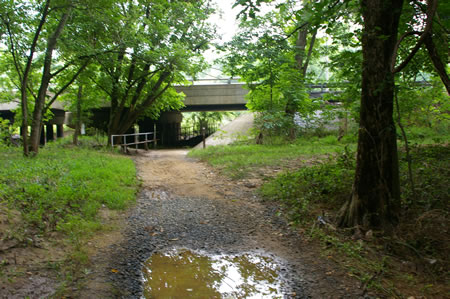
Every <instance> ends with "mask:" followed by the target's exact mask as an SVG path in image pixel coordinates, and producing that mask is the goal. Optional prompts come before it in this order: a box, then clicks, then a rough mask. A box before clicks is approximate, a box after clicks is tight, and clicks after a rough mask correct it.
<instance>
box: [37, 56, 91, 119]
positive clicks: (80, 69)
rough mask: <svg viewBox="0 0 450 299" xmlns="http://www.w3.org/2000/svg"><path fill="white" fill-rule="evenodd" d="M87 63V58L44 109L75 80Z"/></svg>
mask: <svg viewBox="0 0 450 299" xmlns="http://www.w3.org/2000/svg"><path fill="white" fill-rule="evenodd" d="M88 65H89V60H87V61H85V62H84V64H83V65H82V66H81V67H80V68H79V69H78V71H77V72H76V73H75V74H74V75H73V76H72V78H71V79H70V80H69V81H68V82H67V83H66V84H65V85H64V86H63V87H61V89H60V90H59V91H58V92H57V93H56V94H55V95H54V96H53V97H52V98H51V100H50V101H49V102H48V104H47V105H46V106H45V107H44V111H47V109H49V108H50V106H51V105H52V104H53V102H55V101H56V99H57V98H58V96H60V95H61V94H62V93H63V92H64V91H65V90H66V89H67V88H68V87H69V86H70V85H72V83H73V82H75V80H76V79H77V78H78V76H79V75H80V74H81V73H82V72H83V71H84V70H85V69H86V67H87V66H88Z"/></svg>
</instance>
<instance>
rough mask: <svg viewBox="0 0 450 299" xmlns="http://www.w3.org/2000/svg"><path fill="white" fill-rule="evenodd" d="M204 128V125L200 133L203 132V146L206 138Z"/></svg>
mask: <svg viewBox="0 0 450 299" xmlns="http://www.w3.org/2000/svg"><path fill="white" fill-rule="evenodd" d="M205 131H206V128H205V127H203V128H202V134H203V148H205V147H206V140H205V139H206V138H205V135H206V132H205Z"/></svg>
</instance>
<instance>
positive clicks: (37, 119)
mask: <svg viewBox="0 0 450 299" xmlns="http://www.w3.org/2000/svg"><path fill="white" fill-rule="evenodd" d="M71 10H72V8H68V9H67V11H66V12H65V13H64V14H63V15H62V16H61V19H60V20H59V23H58V25H57V27H56V29H55V31H54V32H53V33H52V35H51V36H50V38H49V39H48V42H47V49H46V51H45V56H44V67H43V70H42V77H41V85H40V87H39V91H38V95H37V98H36V101H35V105H34V111H33V119H32V122H31V135H30V146H31V151H32V152H34V153H35V154H37V153H38V151H39V141H40V136H41V130H42V116H43V110H44V106H45V99H46V96H47V90H48V86H49V84H50V80H51V79H52V75H51V73H50V70H51V66H52V59H53V51H54V50H55V48H56V44H57V42H58V38H59V37H60V35H61V33H62V31H63V29H64V26H65V25H66V23H67V20H68V18H69V15H70V12H71Z"/></svg>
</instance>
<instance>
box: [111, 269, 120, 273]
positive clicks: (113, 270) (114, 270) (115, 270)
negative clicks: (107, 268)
mask: <svg viewBox="0 0 450 299" xmlns="http://www.w3.org/2000/svg"><path fill="white" fill-rule="evenodd" d="M111 272H112V273H118V272H119V270H117V269H111Z"/></svg>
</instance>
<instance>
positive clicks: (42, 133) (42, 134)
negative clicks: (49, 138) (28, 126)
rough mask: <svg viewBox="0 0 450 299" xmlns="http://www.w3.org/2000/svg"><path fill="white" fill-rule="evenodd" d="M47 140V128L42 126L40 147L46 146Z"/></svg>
mask: <svg viewBox="0 0 450 299" xmlns="http://www.w3.org/2000/svg"><path fill="white" fill-rule="evenodd" d="M45 142H46V138H45V126H41V138H40V140H39V143H40V145H45Z"/></svg>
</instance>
